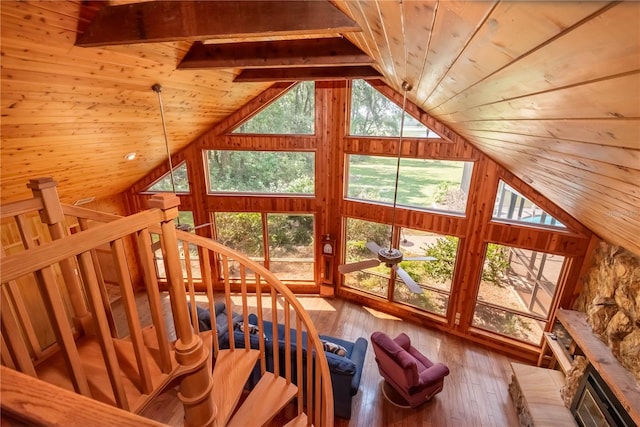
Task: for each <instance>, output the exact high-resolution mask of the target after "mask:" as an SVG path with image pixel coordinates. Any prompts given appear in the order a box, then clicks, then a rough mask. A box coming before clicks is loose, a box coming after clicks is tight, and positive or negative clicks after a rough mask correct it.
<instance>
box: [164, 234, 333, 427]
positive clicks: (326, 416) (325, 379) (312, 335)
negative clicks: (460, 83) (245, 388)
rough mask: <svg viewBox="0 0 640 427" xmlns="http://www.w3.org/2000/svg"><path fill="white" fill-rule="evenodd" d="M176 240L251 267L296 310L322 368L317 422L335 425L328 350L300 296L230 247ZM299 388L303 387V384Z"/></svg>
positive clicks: (183, 237) (193, 237)
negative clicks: (319, 416) (298, 297)
mask: <svg viewBox="0 0 640 427" xmlns="http://www.w3.org/2000/svg"><path fill="white" fill-rule="evenodd" d="M176 236H177V238H178V239H179V240H184V241H186V242H189V243H191V244H194V245H196V246H198V247H201V248H205V249H207V250H209V251H211V252H213V253H217V254H219V255H220V256H221V258H222V261H223V264H226V263H227V259H233V260H234V261H236V262H238V263H240V265H244V266H248V267H249V268H250V269H251V270H252V271H254V272H255V274H256V276H257V277H259V278H261V279H263V280H264V282H266V283H267V284H268V285H269V286H270V287H271V289H272V291H275V292H277V294H278V295H280V296H281V297H283V299H284V301H286V304H288V305H289V306H291V308H293V310H294V311H295V313H296V316H297V317H298V318H300V320H301V322H302V324H303V325H304V327H305V328H306V331H307V339H308V340H309V341H310V344H311V345H308V346H307V352H308V353H307V354H308V357H307V361H310V360H311V359H312V358H311V357H310V354H311V352H312V351H313V352H314V353H315V355H316V356H315V359H316V363H318V364H319V366H318V365H316V370H315V371H316V376H317V379H318V381H315V387H316V390H315V393H314V397H315V398H316V399H317V400H316V405H314V406H316V408H317V409H316V410H317V411H318V415H320V414H321V418H318V419H317V420H318V421H320V420H321V419H322V420H325V421H326V420H331V424H332V423H333V391H332V389H331V374H330V371H329V364H328V362H327V359H326V357H325V356H324V348H323V347H322V344H321V342H320V337H319V335H318V331H317V330H316V328H315V326H314V324H313V321H312V320H311V317H309V314H308V313H307V312H306V310H305V309H304V307H303V306H302V304H300V302H299V301H298V299H297V298H296V296H295V295H294V294H293V292H292V291H291V290H290V289H289V288H288V287H286V286H285V285H284V284H283V283H282V282H281V281H280V279H278V278H277V277H276V276H275V274H273V273H272V272H271V271H269V270H267V269H266V268H265V267H263V266H262V265H260V264H257V263H255V262H253V261H252V260H251V259H249V258H248V257H247V256H246V255H244V254H242V253H240V252H237V251H235V250H233V249H231V248H229V247H227V246H224V245H222V244H220V243H218V242H216V241H214V240H212V239H209V238H206V237H203V236H199V235H196V234H192V233H187V232H184V231H179V230H177V231H176ZM224 271H225V272H227V274H225V277H224V279H225V296H226V298H227V307H229V306H230V301H231V300H230V299H229V295H230V293H231V291H230V285H229V280H228V271H229V269H228V266H226V265H225V267H224ZM256 284H257V283H256ZM256 288H257V289H259V288H260V286H256ZM271 299H272V302H273V304H274V306H273V307H272V314H273V315H275V313H276V310H277V307H276V306H275V304H276V298H274V297H273V294H272V298H271ZM285 313H286V311H285ZM213 317H215V316H213V314H212V321H213ZM285 319H286V318H285ZM274 320H275V319H274ZM287 322H289V321H287ZM273 326H274V329H273V337H274V341H276V342H277V340H278V338H277V337H278V331H277V327H276V322H275V321H274V322H273ZM287 326H289V325H287ZM245 334H248V328H245ZM285 334H286V338H285V340H287V342H286V344H285V345H286V346H290V345H291V343H290V342H289V341H288V337H289V328H288V327H287V328H285ZM229 335H230V336H233V330H232V328H231V326H230V327H229ZM230 341H231V343H230V345H231V346H233V345H234V344H233V340H230ZM275 347H277V346H274V354H273V356H274V370H275V371H276V375H278V373H277V372H278V369H279V366H278V365H279V361H278V350H277V348H275ZM285 354H286V355H290V354H291V353H290V351H289V348H287V351H285ZM318 355H320V356H318ZM308 365H309V366H311V365H310V363H308ZM308 378H310V377H308ZM308 382H309V381H308ZM321 383H324V384H321ZM299 385H300V386H301V385H302V384H299ZM321 406H322V408H321ZM316 425H325V424H323V423H317V424H316Z"/></svg>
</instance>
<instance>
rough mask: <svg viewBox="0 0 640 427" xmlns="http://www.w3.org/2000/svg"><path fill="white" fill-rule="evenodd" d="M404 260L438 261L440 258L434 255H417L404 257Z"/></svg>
mask: <svg viewBox="0 0 640 427" xmlns="http://www.w3.org/2000/svg"><path fill="white" fill-rule="evenodd" d="M402 260H403V261H437V260H438V258H435V257H432V256H415V257H405V258H402Z"/></svg>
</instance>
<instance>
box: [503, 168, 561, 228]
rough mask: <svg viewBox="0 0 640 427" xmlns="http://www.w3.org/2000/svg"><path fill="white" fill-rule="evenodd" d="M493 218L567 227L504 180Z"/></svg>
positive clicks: (525, 223)
mask: <svg viewBox="0 0 640 427" xmlns="http://www.w3.org/2000/svg"><path fill="white" fill-rule="evenodd" d="M493 219H500V220H507V221H515V222H518V223H520V224H523V225H542V226H546V227H558V228H567V227H566V226H565V225H564V224H563V223H561V222H560V221H558V220H557V219H555V218H554V217H552V216H551V215H549V214H548V213H547V212H545V211H544V210H543V209H542V208H540V207H538V206H537V205H536V204H534V203H533V202H532V201H531V200H529V199H527V198H526V197H524V196H523V195H522V194H520V193H518V192H517V191H516V190H515V189H514V188H512V187H511V186H509V185H508V184H506V183H505V182H504V181H502V180H501V181H500V184H499V185H498V194H497V195H496V203H495V205H494V207H493Z"/></svg>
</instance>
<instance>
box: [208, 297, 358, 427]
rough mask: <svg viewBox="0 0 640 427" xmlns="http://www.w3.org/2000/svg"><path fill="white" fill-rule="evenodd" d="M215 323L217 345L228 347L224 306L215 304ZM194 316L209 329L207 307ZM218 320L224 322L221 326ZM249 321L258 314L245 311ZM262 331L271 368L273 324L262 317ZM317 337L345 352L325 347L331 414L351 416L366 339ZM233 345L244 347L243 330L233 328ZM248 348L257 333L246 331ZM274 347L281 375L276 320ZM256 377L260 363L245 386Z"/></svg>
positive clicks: (293, 334)
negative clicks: (329, 374)
mask: <svg viewBox="0 0 640 427" xmlns="http://www.w3.org/2000/svg"><path fill="white" fill-rule="evenodd" d="M215 310H216V324H217V326H218V328H217V329H218V337H219V343H220V348H228V347H229V331H228V328H227V327H226V326H227V315H226V312H225V310H224V306H223V305H222V306H220V305H218V304H216V307H215ZM197 311H198V320H199V323H200V330H208V329H211V320H210V316H209V311H208V310H206V309H201V308H200V307H198V308H197ZM232 321H233V322H234V323H239V322H242V316H241V315H237V314H235V313H234V314H233V315H232ZM221 324H222V325H224V326H222V327H221ZM249 324H253V325H257V324H258V318H257V316H256V315H255V314H250V315H249ZM263 324H264V335H265V336H266V340H265V355H266V358H265V359H266V368H267V370H268V371H269V372H274V359H273V344H274V341H273V325H272V323H271V322H268V321H264V322H263ZM290 337H291V361H292V368H291V374H292V381H293V383H294V384H296V385H298V378H297V369H296V366H295V364H296V354H295V352H296V344H297V343H296V331H295V330H293V329H292V330H291V331H290ZM320 339H322V340H326V341H328V342H331V343H334V344H338V345H339V346H342V347H344V349H345V350H346V354H345V355H344V356H340V355H338V354H334V353H331V352H329V351H325V355H326V357H327V362H328V364H329V371H330V373H331V385H332V389H333V401H334V415H335V416H337V417H341V418H347V419H348V418H350V417H351V401H352V398H353V396H355V395H356V393H358V388H359V387H360V378H361V376H362V369H363V366H364V359H365V356H366V353H367V346H368V342H367V340H366V339H365V338H362V337H359V338H358V339H356V341H355V342H351V341H347V340H343V339H340V338H336V337H331V336H328V335H320ZM302 341H303V345H305V346H306V342H307V335H306V333H305V332H303V333H302ZM234 345H235V347H236V348H244V345H245V341H244V334H243V333H242V332H240V331H239V330H238V329H234ZM250 346H251V348H254V349H258V348H259V344H258V336H257V335H250ZM278 349H279V360H280V363H279V365H280V367H279V369H280V373H281V375H284V372H285V358H284V356H285V354H284V352H285V350H284V325H281V324H278ZM303 350H304V351H303V353H302V356H303V361H305V362H306V357H307V352H306V348H303ZM303 376H304V378H303V390H304V391H305V392H306V386H305V384H306V370H305V371H304V373H303ZM259 379H260V366H259V364H256V367H255V368H254V372H253V374H252V375H251V377H250V378H249V381H248V383H247V385H248V387H253V386H254V385H255V384H256V383H257V381H258V380H259Z"/></svg>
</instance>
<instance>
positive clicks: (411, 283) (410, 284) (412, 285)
mask: <svg viewBox="0 0 640 427" xmlns="http://www.w3.org/2000/svg"><path fill="white" fill-rule="evenodd" d="M393 269H394V270H395V271H396V274H397V275H398V276H400V279H402V281H403V282H404V284H405V285H407V288H409V290H411V292H414V293H416V294H421V293H422V292H423V289H422V288H421V287H420V285H418V284H417V283H416V282H415V280H413V279H412V278H411V276H409V273H407V272H406V271H404V270H403V269H402V267H400V266H398V265H394V266H393Z"/></svg>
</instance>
